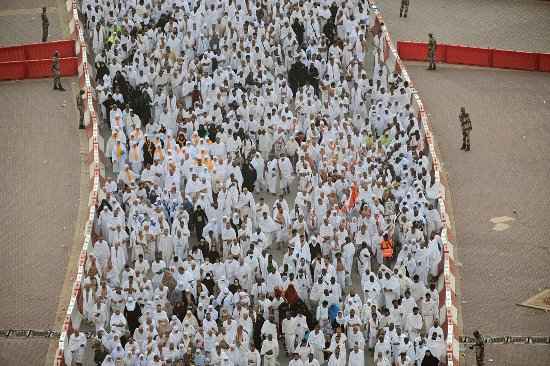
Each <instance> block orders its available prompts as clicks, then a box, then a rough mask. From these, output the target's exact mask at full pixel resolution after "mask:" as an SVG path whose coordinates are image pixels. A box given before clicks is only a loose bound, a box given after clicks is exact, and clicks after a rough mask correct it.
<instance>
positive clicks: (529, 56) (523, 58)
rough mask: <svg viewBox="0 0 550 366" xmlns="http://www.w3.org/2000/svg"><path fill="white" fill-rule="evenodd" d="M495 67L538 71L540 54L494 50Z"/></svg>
mask: <svg viewBox="0 0 550 366" xmlns="http://www.w3.org/2000/svg"><path fill="white" fill-rule="evenodd" d="M493 67H498V68H501V69H516V70H530V71H536V70H538V69H539V68H538V54H536V53H531V52H520V51H506V50H493Z"/></svg>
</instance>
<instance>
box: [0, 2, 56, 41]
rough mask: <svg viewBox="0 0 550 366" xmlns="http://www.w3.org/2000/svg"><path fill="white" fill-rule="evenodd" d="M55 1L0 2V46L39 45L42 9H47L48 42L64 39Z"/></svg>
mask: <svg viewBox="0 0 550 366" xmlns="http://www.w3.org/2000/svg"><path fill="white" fill-rule="evenodd" d="M61 4H64V2H61V1H60V2H59V3H57V2H56V0H3V1H1V2H0V46H8V45H10V46H11V45H16V44H21V43H40V42H41V40H42V20H41V17H40V15H41V13H42V7H43V6H46V7H47V8H48V10H47V13H48V20H49V22H50V27H49V30H48V31H49V32H48V33H49V34H48V41H55V40H60V39H66V37H64V36H63V30H62V27H61V22H60V18H59V14H58V12H57V8H56V7H57V6H64V5H61Z"/></svg>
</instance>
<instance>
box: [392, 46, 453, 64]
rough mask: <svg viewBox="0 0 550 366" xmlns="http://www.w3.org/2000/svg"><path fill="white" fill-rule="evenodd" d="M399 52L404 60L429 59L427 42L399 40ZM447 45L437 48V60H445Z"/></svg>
mask: <svg viewBox="0 0 550 366" xmlns="http://www.w3.org/2000/svg"><path fill="white" fill-rule="evenodd" d="M397 53H398V54H399V57H400V58H401V59H402V60H406V61H427V60H428V44H427V43H426V42H404V41H397ZM446 53H447V45H444V44H441V45H438V46H437V48H436V49H435V61H436V62H445V59H446Z"/></svg>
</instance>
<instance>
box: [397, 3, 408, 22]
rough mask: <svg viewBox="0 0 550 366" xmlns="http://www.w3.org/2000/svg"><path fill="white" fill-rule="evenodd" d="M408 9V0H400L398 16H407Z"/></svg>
mask: <svg viewBox="0 0 550 366" xmlns="http://www.w3.org/2000/svg"><path fill="white" fill-rule="evenodd" d="M408 11H409V0H401V10H399V18H401V17H405V18H406V17H407V12H408Z"/></svg>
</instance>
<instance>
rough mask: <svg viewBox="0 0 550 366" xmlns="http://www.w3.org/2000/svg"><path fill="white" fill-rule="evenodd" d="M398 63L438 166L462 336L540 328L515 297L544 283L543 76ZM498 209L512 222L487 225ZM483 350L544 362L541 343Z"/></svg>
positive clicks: (548, 354)
mask: <svg viewBox="0 0 550 366" xmlns="http://www.w3.org/2000/svg"><path fill="white" fill-rule="evenodd" d="M407 69H408V71H409V75H410V76H411V78H412V79H413V83H414V85H415V86H416V88H417V89H418V91H419V93H420V96H421V98H422V100H423V101H424V105H425V107H426V109H427V111H428V113H430V114H431V123H432V126H433V127H432V128H433V132H434V134H435V139H436V142H437V144H438V147H439V150H440V154H441V156H440V159H441V160H442V161H443V168H444V170H445V171H446V173H448V181H449V184H450V187H449V189H450V195H451V200H452V208H453V212H454V222H455V230H456V236H457V240H456V242H457V247H458V250H457V251H458V261H459V262H461V263H462V266H461V267H459V269H460V274H461V278H462V284H461V285H462V286H461V287H462V291H461V292H462V296H461V301H462V304H461V305H462V316H463V325H464V332H465V334H471V332H472V331H473V330H474V329H479V330H480V331H482V332H483V333H485V334H491V335H501V334H503V335H548V334H549V333H550V317H549V316H548V314H546V313H544V312H542V311H539V310H531V309H527V308H523V307H519V306H517V305H516V304H517V303H519V302H522V301H524V300H526V299H527V298H529V297H530V296H532V295H534V294H536V293H537V292H539V291H540V290H541V289H543V288H545V287H548V284H549V283H550V271H548V263H549V262H550V244H549V243H548V241H547V238H548V236H549V235H550V223H549V222H548V220H546V215H547V214H548V213H549V212H550V198H549V197H550V185H548V181H549V179H550V169H548V166H549V164H550V158H549V156H550V144H549V143H548V141H549V140H550V74H542V73H531V72H517V71H504V70H487V69H472V68H466V67H456V66H440V67H439V68H438V71H436V72H431V71H427V70H426V69H425V65H424V64H418V63H416V64H408V65H407ZM460 106H466V108H467V110H468V111H469V113H470V116H471V119H472V121H473V131H472V151H471V152H468V153H466V152H462V151H461V150H460V144H461V133H460V129H459V125H458V118H457V116H458V111H459V108H460ZM502 216H508V217H511V218H512V219H514V220H513V221H509V222H507V224H508V225H509V228H508V229H505V230H502V231H495V230H494V226H495V225H494V224H493V223H492V222H491V221H490V220H491V219H492V218H495V217H502ZM520 349H521V351H520ZM487 353H488V358H492V359H494V360H496V361H498V363H496V365H499V366H511V365H517V366H521V365H527V364H529V365H530V366H535V365H540V366H543V365H548V364H550V347H546V348H542V347H540V346H538V348H537V347H529V348H525V346H507V347H501V348H499V349H496V348H495V349H493V348H491V347H489V348H488V349H487ZM524 361H529V362H528V363H525V362H524Z"/></svg>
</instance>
